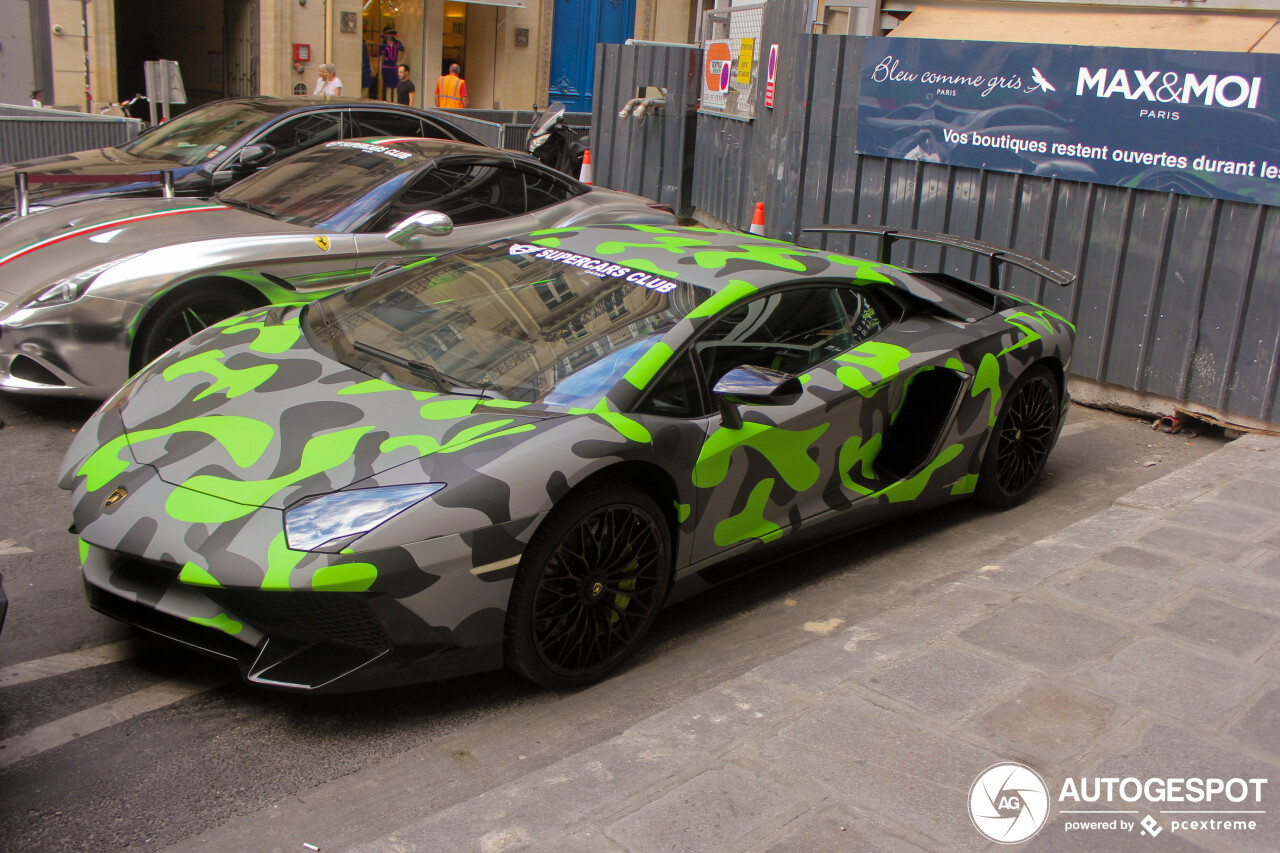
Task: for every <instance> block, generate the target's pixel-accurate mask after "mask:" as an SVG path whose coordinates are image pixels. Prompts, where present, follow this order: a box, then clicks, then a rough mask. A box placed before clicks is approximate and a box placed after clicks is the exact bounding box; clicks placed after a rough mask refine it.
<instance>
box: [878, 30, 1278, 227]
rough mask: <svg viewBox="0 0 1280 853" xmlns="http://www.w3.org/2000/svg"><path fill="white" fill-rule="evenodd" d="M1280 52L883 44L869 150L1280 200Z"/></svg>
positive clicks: (899, 41) (1116, 182)
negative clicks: (1279, 120) (1279, 121)
mask: <svg viewBox="0 0 1280 853" xmlns="http://www.w3.org/2000/svg"><path fill="white" fill-rule="evenodd" d="M1277 117H1280V55H1277V54H1251V53H1215V52H1209V51H1191V50H1147V49H1136V48H1118V47H1082V46H1078V45H1049V44H1008V43H996V42H976V41H944V40H937V39H909V38H872V39H868V40H867V47H866V52H865V54H864V57H863V63H862V90H861V98H860V101H859V106H858V139H857V146H856V148H857V151H858V152H859V153H860V154H869V155H872V156H876V157H896V158H900V159H907V160H925V161H929V162H934V163H947V164H951V165H955V166H969V167H973V168H986V169H997V170H1000V171H1005V172H1021V173H1023V174H1027V175H1040V176H1044V177H1058V178H1067V179H1070V180H1076V181H1088V182H1091V183H1098V184H1111V185H1114V186H1123V187H1138V188H1142V189H1150V190H1156V191H1161V192H1177V193H1184V194H1188V195H1199V196H1206V197H1209V198H1220V199H1226V200H1231V201H1248V202H1255V203H1259V204H1273V205H1274V204H1280V123H1278V122H1277Z"/></svg>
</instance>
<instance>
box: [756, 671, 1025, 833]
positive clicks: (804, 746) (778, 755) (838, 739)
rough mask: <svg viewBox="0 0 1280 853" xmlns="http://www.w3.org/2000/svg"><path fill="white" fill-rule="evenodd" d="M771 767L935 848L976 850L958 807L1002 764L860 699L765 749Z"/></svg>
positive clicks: (823, 712)
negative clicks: (977, 783) (810, 781)
mask: <svg viewBox="0 0 1280 853" xmlns="http://www.w3.org/2000/svg"><path fill="white" fill-rule="evenodd" d="M762 754H763V756H764V757H765V758H766V759H768V760H770V761H773V762H774V763H775V764H778V765H780V766H783V767H786V768H787V769H789V770H791V771H792V772H794V773H797V774H803V775H804V776H806V777H808V778H810V779H813V780H814V781H815V782H818V783H820V784H822V785H825V786H826V787H828V788H829V789H831V790H832V792H833V793H834V794H835V795H836V796H837V797H839V798H842V799H845V800H848V801H850V802H852V803H853V804H855V805H857V806H858V807H859V808H865V809H868V810H870V811H872V812H874V813H876V814H879V815H884V816H885V817H887V818H889V819H890V820H893V821H896V822H898V823H901V824H903V825H906V826H911V827H913V828H915V829H917V830H918V831H919V832H921V833H923V834H925V835H927V836H929V837H930V838H932V839H933V840H934V841H935V842H936V847H937V849H940V850H980V849H983V848H984V847H985V846H986V842H985V840H984V839H983V838H982V836H981V835H979V834H978V832H977V831H976V830H975V829H974V828H973V825H972V822H971V821H970V820H969V814H968V809H967V808H965V806H964V805H963V804H964V803H965V802H966V801H967V799H968V796H969V788H970V787H971V786H972V785H973V780H974V779H976V778H977V777H978V774H980V773H981V772H982V771H983V770H985V769H986V768H988V767H990V766H991V765H992V764H995V763H996V762H997V761H999V760H1001V759H1000V756H997V755H995V754H993V753H991V752H988V751H987V750H983V749H978V748H977V747H975V746H973V745H971V744H968V743H965V742H964V741H962V740H959V739H958V738H955V737H951V736H949V735H946V734H941V733H939V732H936V731H933V730H931V729H926V728H923V727H921V726H918V725H916V724H915V723H912V722H910V721H908V720H906V719H905V718H903V717H902V716H900V715H898V714H894V713H892V712H890V711H886V710H884V709H883V708H878V707H876V706H875V705H873V704H871V703H870V702H868V701H866V700H865V699H863V698H861V697H859V696H857V695H850V696H840V695H836V696H832V697H830V698H828V699H825V700H824V701H823V702H821V703H820V704H818V705H816V706H814V707H813V708H812V709H810V710H809V711H808V712H807V713H805V714H804V715H803V716H802V717H801V718H800V719H798V720H797V721H796V722H794V723H791V724H790V725H788V726H786V727H784V728H783V729H782V730H781V731H780V732H779V733H778V734H777V735H776V736H775V737H773V738H771V739H770V740H768V741H765V743H764V744H763V745H762Z"/></svg>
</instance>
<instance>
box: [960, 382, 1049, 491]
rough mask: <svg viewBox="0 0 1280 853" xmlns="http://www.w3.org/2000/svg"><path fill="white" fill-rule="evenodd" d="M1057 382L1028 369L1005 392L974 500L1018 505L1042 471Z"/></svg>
mask: <svg viewBox="0 0 1280 853" xmlns="http://www.w3.org/2000/svg"><path fill="white" fill-rule="evenodd" d="M1058 401H1059V394H1058V383H1057V380H1056V379H1055V378H1054V376H1053V373H1052V372H1051V371H1050V370H1049V369H1048V368H1047V367H1044V366H1043V365H1032V366H1031V367H1029V368H1027V370H1026V371H1025V372H1024V373H1023V374H1022V375H1021V376H1019V377H1018V381H1017V382H1015V383H1014V384H1013V387H1012V388H1010V389H1009V394H1008V397H1007V398H1006V400H1005V403H1004V406H1003V407H1002V408H1001V410H1000V417H999V418H998V419H997V421H996V425H995V429H994V430H993V432H992V435H991V438H990V440H989V442H988V444H987V451H986V454H985V455H984V456H983V459H982V469H981V471H980V473H979V475H978V487H977V489H976V490H975V493H974V494H975V496H976V497H977V498H978V500H980V501H981V502H983V503H985V504H988V505H989V506H995V507H1010V506H1014V505H1015V504H1018V503H1020V502H1021V501H1022V500H1023V499H1024V498H1025V497H1026V496H1027V494H1028V493H1029V492H1030V491H1031V488H1032V486H1034V485H1035V483H1036V481H1037V480H1038V479H1039V478H1040V474H1041V472H1043V471H1044V466H1045V462H1046V461H1047V460H1048V458H1049V451H1051V450H1052V449H1053V444H1054V437H1055V435H1056V433H1057V428H1058V420H1059V415H1058Z"/></svg>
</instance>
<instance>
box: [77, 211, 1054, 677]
mask: <svg viewBox="0 0 1280 853" xmlns="http://www.w3.org/2000/svg"><path fill="white" fill-rule="evenodd" d="M953 242H954V241H953ZM960 242H964V241H960ZM975 246H976V247H978V248H979V250H981V249H982V248H983V247H984V244H974V243H969V244H967V245H966V246H965V248H969V249H972V248H974V247H975ZM988 255H989V257H991V258H992V259H993V261H1012V262H1013V263H1015V264H1018V265H1019V266H1023V267H1026V268H1029V269H1032V270H1033V271H1034V272H1035V273H1036V274H1037V275H1040V276H1042V277H1045V278H1049V279H1051V280H1055V281H1057V283H1060V284H1062V283H1067V282H1069V281H1070V280H1071V276H1070V274H1068V273H1065V272H1063V271H1061V270H1058V269H1057V268H1054V267H1051V266H1048V265H1046V264H1042V263H1036V262H1034V260H1033V259H1027V258H1021V257H1020V256H1016V255H1012V254H1007V253H1001V252H999V251H992V252H988ZM1072 332H1073V329H1072V326H1071V324H1070V323H1068V322H1067V321H1066V320H1064V319H1063V318H1062V317H1060V316H1058V315H1057V314H1055V313H1054V312H1053V311H1050V310H1048V309H1046V308H1043V307H1040V306H1038V305H1036V304H1033V303H1030V302H1027V301H1025V300H1024V299H1022V298H1019V297H1016V296H1014V295H1012V294H1010V293H1008V292H1001V291H999V290H995V289H991V288H987V287H983V286H979V285H976V284H973V283H971V282H967V281H963V280H961V279H958V278H954V277H952V276H950V275H946V274H939V273H932V274H926V273H913V272H908V271H905V270H902V269H899V268H896V267H893V266H890V265H887V264H883V263H877V262H874V261H870V260H863V259H858V258H854V257H846V256H842V255H838V254H833V253H831V252H827V251H821V250H816V249H807V248H801V247H798V246H795V245H791V244H788V243H780V242H776V241H771V240H766V239H763V238H757V237H749V236H744V235H741V234H732V233H723V232H715V231H708V230H702V229H692V228H676V227H659V226H644V225H636V226H605V227H595V228H562V229H552V230H543V231H536V232H533V233H531V234H528V235H525V236H523V237H520V238H517V239H515V240H499V241H497V242H492V243H489V244H487V245H485V246H481V247H476V248H470V249H464V250H462V251H459V252H456V253H453V254H449V255H445V256H442V257H440V258H438V259H437V260H434V261H423V262H420V263H417V264H414V265H412V267H406V268H404V269H401V270H398V271H395V272H391V273H387V274H385V275H382V276H378V277H376V278H374V279H371V280H369V281H368V282H366V283H364V284H361V285H357V286H356V287H354V288H351V289H348V290H346V291H343V292H340V293H337V294H334V295H332V296H329V297H326V298H324V299H321V300H319V301H316V302H314V303H312V304H310V305H305V306H303V305H294V306H273V307H266V308H262V309H259V310H257V311H255V312H252V313H247V314H241V315H238V316H236V317H233V318H230V319H228V320H226V321H223V322H222V323H220V324H218V325H216V326H214V327H211V328H209V329H206V330H205V331H203V332H201V333H199V334H197V335H196V336H195V337H194V338H192V339H191V340H189V341H187V342H186V343H184V344H181V345H179V346H178V347H176V348H175V349H173V350H172V351H170V352H168V353H167V354H165V355H164V356H162V357H161V358H160V359H159V360H158V361H156V362H155V363H153V364H151V365H150V366H149V367H148V368H147V369H145V370H144V371H143V372H142V373H141V374H139V375H138V376H136V377H135V378H134V379H132V380H131V381H130V382H129V383H128V384H127V385H126V386H125V387H124V388H123V389H122V390H121V391H120V392H119V393H118V394H116V396H114V397H113V398H112V399H111V400H109V401H108V402H107V403H106V404H105V405H104V406H103V408H102V409H101V410H100V411H99V412H98V413H97V414H96V415H94V417H93V418H92V419H91V420H90V421H89V423H88V424H87V425H86V426H85V428H84V429H83V430H82V431H81V433H80V435H79V436H78V437H77V439H76V441H75V443H74V445H73V446H72V448H71V450H70V451H69V453H68V456H67V459H66V463H65V465H64V470H63V474H62V485H63V487H64V488H67V489H70V490H72V491H73V492H74V517H75V523H74V529H75V530H76V531H77V532H78V535H79V537H80V542H81V544H80V556H81V561H82V563H83V572H84V578H85V584H86V589H87V591H88V595H89V599H90V602H91V603H92V606H93V607H95V608H96V609H98V610H100V611H101V612H103V613H106V614H108V615H110V616H113V617H116V618H118V619H122V620H124V621H126V622H131V623H133V624H135V625H138V626H141V627H143V628H145V629H147V630H150V631H153V632H155V633H158V634H161V635H164V636H167V637H170V638H172V639H175V640H177V641H180V642H182V643H186V644H188V645H190V646H193V647H195V648H197V649H200V650H203V651H205V652H208V653H211V654H214V655H219V656H222V657H225V658H227V659H230V660H233V661H235V662H236V663H237V664H238V665H239V667H240V670H241V672H242V674H243V676H244V677H245V678H246V679H247V680H248V681H250V682H252V683H255V684H261V685H267V686H271V687H277V688H282V689H290V690H301V691H339V690H355V689H364V688H369V687H374V686H386V685H390V684H397V683H405V682H412V681H419V680H426V679H432V678H440V677H447V676H452V675H457V674H461V673H467V672H474V671H478V670H484V669H490V668H496V667H500V666H503V665H504V664H505V665H508V666H510V667H512V668H513V669H515V670H517V671H519V672H521V673H523V674H524V675H526V676H528V677H530V678H532V679H534V680H535V681H537V682H540V683H542V684H545V685H551V686H557V687H572V686H574V685H580V684H584V683H587V682H590V681H591V680H593V679H596V678H598V677H600V676H601V675H603V674H604V673H606V672H608V671H610V670H611V669H613V668H614V667H616V666H617V665H618V664H619V663H620V662H621V661H623V660H624V659H625V658H627V656H628V655H630V654H631V653H632V652H633V651H634V650H635V649H636V647H637V646H638V644H639V643H640V642H641V641H642V639H643V638H644V636H645V634H646V633H647V632H648V630H649V629H650V628H651V626H652V625H653V623H654V620H655V618H656V616H657V613H658V611H659V609H660V608H661V607H662V605H663V604H664V603H665V602H668V601H670V600H672V599H673V598H674V596H675V594H676V593H677V592H678V593H680V594H683V593H685V592H688V591H695V590H697V589H699V588H701V587H704V586H706V585H708V584H710V583H713V582H715V581H717V580H719V579H721V578H723V577H725V576H726V575H727V574H728V572H727V571H726V568H733V567H742V566H754V565H762V564H764V563H765V562H767V560H768V558H769V556H770V552H771V551H772V550H773V549H781V548H786V549H788V550H790V551H794V550H795V549H796V548H798V547H802V546H804V545H806V544H809V543H811V542H813V541H815V540H816V538H818V537H824V536H831V535H835V534H839V533H846V532H849V531H851V530H853V529H856V528H860V527H866V526H868V525H871V524H874V523H877V522H880V521H883V520H885V519H888V518H892V517H894V516H898V515H902V514H905V513H909V512H915V511H918V510H920V509H921V508H924V507H929V506H934V505H937V504H939V503H942V502H945V501H952V500H956V499H961V498H965V497H969V496H973V497H976V498H977V499H979V500H981V501H982V502H984V503H987V504H991V505H995V506H1007V505H1011V504H1013V503H1015V502H1017V501H1019V500H1021V499H1023V498H1024V497H1025V496H1026V495H1027V494H1028V493H1029V492H1030V491H1031V490H1032V489H1033V487H1034V486H1035V484H1036V482H1037V479H1038V478H1039V476H1040V473H1041V471H1042V469H1043V467H1044V464H1045V460H1046V458H1047V457H1048V455H1049V452H1050V450H1051V449H1052V447H1053V445H1054V443H1055V441H1056V439H1057V436H1058V433H1059V430H1060V429H1061V426H1062V422H1063V419H1064V417H1065V413H1066V410H1067V405H1066V404H1067V402H1068V395H1067V392H1066V384H1065V374H1066V371H1067V368H1068V366H1069V360H1070V354H1071V339H1072ZM734 570H735V571H736V568H734Z"/></svg>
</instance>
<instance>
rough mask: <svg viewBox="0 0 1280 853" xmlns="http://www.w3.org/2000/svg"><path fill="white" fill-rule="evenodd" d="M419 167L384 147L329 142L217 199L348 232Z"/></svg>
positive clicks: (407, 156) (286, 219) (408, 157)
mask: <svg viewBox="0 0 1280 853" xmlns="http://www.w3.org/2000/svg"><path fill="white" fill-rule="evenodd" d="M422 164H423V161H422V158H420V157H417V156H415V155H412V154H409V153H408V152H407V151H400V150H398V149H396V148H391V147H388V146H385V145H376V144H371V143H367V142H356V141H345V142H330V143H328V144H327V145H323V146H320V147H318V148H311V149H308V150H307V151H304V152H302V153H301V154H296V155H294V156H293V157H290V158H289V159H287V160H283V161H281V162H280V163H277V164H276V165H274V166H272V167H270V168H268V169H263V170H262V171H261V172H258V173H257V174H256V175H251V176H250V177H248V178H245V179H244V180H243V181H241V182H240V183H238V184H235V185H234V186H232V187H231V188H230V189H227V190H224V191H223V192H221V193H219V195H218V200H219V201H222V202H225V203H227V204H230V205H231V206H233V207H236V206H243V207H246V208H247V209H251V210H254V211H255V212H257V213H262V214H264V215H266V216H270V217H272V218H273V219H276V220H277V221H280V222H288V223H292V224H294V225H304V226H307V227H313V228H314V227H320V228H324V229H325V230H330V231H351V230H353V229H354V228H355V227H356V226H357V225H359V224H360V223H361V222H363V221H364V220H365V218H366V217H368V216H369V215H371V214H372V213H374V212H375V211H377V210H378V209H379V208H381V207H382V205H383V204H384V203H385V202H387V201H388V200H389V199H390V198H391V197H392V196H393V195H395V194H396V193H398V192H399V191H400V190H401V188H403V187H404V185H405V183H406V182H407V181H408V180H409V179H410V178H411V177H413V174H414V172H415V171H416V170H417V169H418V168H419V167H421V166H422Z"/></svg>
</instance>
